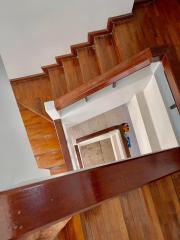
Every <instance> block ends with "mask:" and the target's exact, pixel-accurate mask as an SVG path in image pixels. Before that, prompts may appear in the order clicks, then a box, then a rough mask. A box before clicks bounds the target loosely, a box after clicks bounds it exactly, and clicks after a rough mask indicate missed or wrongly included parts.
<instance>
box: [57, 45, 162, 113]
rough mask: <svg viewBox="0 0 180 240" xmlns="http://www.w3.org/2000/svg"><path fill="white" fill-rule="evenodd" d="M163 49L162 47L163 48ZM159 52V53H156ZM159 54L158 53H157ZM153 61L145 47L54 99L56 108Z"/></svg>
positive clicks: (149, 51) (150, 51)
mask: <svg viewBox="0 0 180 240" xmlns="http://www.w3.org/2000/svg"><path fill="white" fill-rule="evenodd" d="M163 49H164V48H163ZM158 54H159V53H158ZM158 56H159V55H158ZM152 61H153V52H152V49H149V48H148V49H146V50H144V51H142V52H140V53H139V54H136V55H135V56H133V57H132V58H130V59H128V60H126V61H124V62H123V63H120V64H118V65H116V66H115V67H113V68H111V69H110V70H108V71H106V72H105V73H104V74H101V75H100V76H97V77H95V78H94V79H92V80H91V81H89V82H86V83H84V84H81V85H80V86H79V87H77V88H75V89H74V90H73V91H71V92H70V93H67V94H65V95H64V96H62V97H60V98H58V99H56V100H55V106H56V108H57V109H58V110H59V109H62V108H64V107H66V106H68V105H70V104H72V103H74V102H76V101H78V100H80V99H82V98H84V97H87V96H89V95H90V94H92V93H94V92H97V91H98V90H100V89H102V88H104V87H106V86H108V85H110V84H112V83H114V82H116V81H118V80H120V79H122V78H124V77H126V76H128V75H130V74H132V73H134V72H136V71H138V70H140V69H142V68H144V67H146V66H148V65H150V63H151V62H152Z"/></svg>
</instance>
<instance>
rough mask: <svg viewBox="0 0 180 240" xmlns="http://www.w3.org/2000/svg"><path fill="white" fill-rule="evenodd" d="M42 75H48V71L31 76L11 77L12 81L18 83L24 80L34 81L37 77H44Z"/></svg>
mask: <svg viewBox="0 0 180 240" xmlns="http://www.w3.org/2000/svg"><path fill="white" fill-rule="evenodd" d="M42 77H48V75H47V74H46V73H37V74H33V75H29V76H24V77H19V78H13V79H10V82H11V83H16V82H20V81H21V82H23V81H27V80H29V81H32V80H33V79H34V80H36V79H37V78H42Z"/></svg>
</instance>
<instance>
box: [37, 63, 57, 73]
mask: <svg viewBox="0 0 180 240" xmlns="http://www.w3.org/2000/svg"><path fill="white" fill-rule="evenodd" d="M57 67H60V65H59V64H57V63H53V64H50V65H45V66H42V67H41V69H42V70H43V72H44V73H46V74H48V71H49V69H53V68H57Z"/></svg>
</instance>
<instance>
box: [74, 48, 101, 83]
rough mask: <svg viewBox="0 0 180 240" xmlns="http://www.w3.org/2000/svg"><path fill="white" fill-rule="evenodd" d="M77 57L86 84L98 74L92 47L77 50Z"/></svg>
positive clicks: (98, 70)
mask: <svg viewBox="0 0 180 240" xmlns="http://www.w3.org/2000/svg"><path fill="white" fill-rule="evenodd" d="M77 56H78V60H79V64H80V68H81V72H82V75H83V80H84V82H87V81H89V80H91V79H92V78H94V77H96V76H98V75H99V74H100V69H99V65H98V62H97V57H96V52H95V49H94V47H86V48H80V49H78V50H77Z"/></svg>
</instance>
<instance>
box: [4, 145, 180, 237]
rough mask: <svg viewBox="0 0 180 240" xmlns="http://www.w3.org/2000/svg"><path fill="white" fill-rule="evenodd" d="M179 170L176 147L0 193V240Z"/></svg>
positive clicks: (178, 155)
mask: <svg viewBox="0 0 180 240" xmlns="http://www.w3.org/2000/svg"><path fill="white" fill-rule="evenodd" d="M179 170H180V148H179V147H178V148H174V149H170V150H166V151H162V152H158V153H153V154H150V155H145V156H141V157H137V158H134V159H130V160H127V161H123V162H116V163H111V164H108V165H104V166H100V167H96V168H92V169H88V170H82V171H79V172H74V173H70V174H67V175H64V176H62V177H58V178H54V179H51V180H46V181H42V182H38V183H35V184H31V185H27V186H23V187H20V188H16V189H13V190H9V191H4V192H1V193H0V234H1V240H7V239H16V238H19V237H20V236H22V235H23V234H25V233H27V232H30V231H32V230H34V229H37V228H40V227H42V226H44V225H47V224H52V223H54V222H56V221H58V220H61V219H64V218H65V217H68V216H71V215H73V214H75V213H78V212H81V211H85V210H87V209H88V208H91V207H93V206H95V205H97V204H99V203H101V202H102V201H104V200H106V199H109V198H111V197H113V196H116V195H118V194H120V193H122V192H127V191H129V190H132V189H134V188H137V187H140V186H143V185H144V184H147V183H149V182H151V181H154V180H157V179H159V178H162V177H165V176H167V175H169V174H172V173H174V172H177V171H179Z"/></svg>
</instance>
